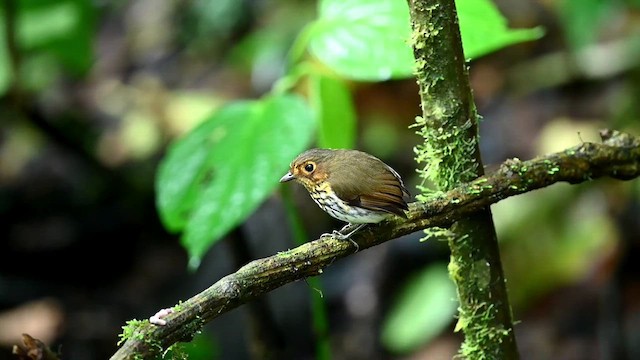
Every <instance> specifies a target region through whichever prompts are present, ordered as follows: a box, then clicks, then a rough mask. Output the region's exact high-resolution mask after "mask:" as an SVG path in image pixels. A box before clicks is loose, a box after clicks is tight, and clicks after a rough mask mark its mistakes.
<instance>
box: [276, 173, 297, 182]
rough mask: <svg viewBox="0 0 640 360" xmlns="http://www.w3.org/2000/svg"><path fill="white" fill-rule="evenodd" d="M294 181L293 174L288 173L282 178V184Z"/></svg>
mask: <svg viewBox="0 0 640 360" xmlns="http://www.w3.org/2000/svg"><path fill="white" fill-rule="evenodd" d="M293 179H295V177H294V176H293V174H292V173H291V172H288V173H286V174H284V176H283V177H281V178H280V182H281V183H283V182H287V181H291V180H293Z"/></svg>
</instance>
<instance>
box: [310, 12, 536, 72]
mask: <svg viewBox="0 0 640 360" xmlns="http://www.w3.org/2000/svg"><path fill="white" fill-rule="evenodd" d="M456 4H457V10H458V17H459V20H460V31H461V34H462V43H463V47H464V52H465V56H466V57H467V58H477V57H480V56H483V55H485V54H488V53H490V52H492V51H495V50H498V49H500V48H503V47H506V46H508V45H511V44H515V43H518V42H522V41H527V40H533V39H536V38H539V37H540V36H542V31H541V30H540V29H537V28H536V29H520V30H512V29H509V28H508V27H507V24H506V21H505V19H504V18H503V17H502V15H500V13H499V12H498V10H497V9H496V8H495V6H494V5H493V4H492V3H491V1H490V0H457V1H456ZM319 6H320V9H319V14H320V15H319V18H318V19H317V20H316V21H315V22H314V23H312V24H310V27H309V28H308V29H307V31H305V32H304V36H305V37H308V39H309V50H310V51H311V53H312V54H313V55H314V56H315V57H317V58H318V59H320V61H322V62H323V63H325V64H326V65H327V66H329V67H330V68H331V69H333V70H334V71H336V72H337V73H339V74H340V75H341V76H344V77H346V78H350V79H355V80H365V81H381V80H387V79H390V78H405V77H409V76H411V75H412V74H413V68H414V65H413V62H414V58H413V52H412V49H411V44H410V43H409V41H408V40H409V38H410V30H411V29H410V20H409V9H408V6H407V2H406V1H402V0H321V1H320V4H319Z"/></svg>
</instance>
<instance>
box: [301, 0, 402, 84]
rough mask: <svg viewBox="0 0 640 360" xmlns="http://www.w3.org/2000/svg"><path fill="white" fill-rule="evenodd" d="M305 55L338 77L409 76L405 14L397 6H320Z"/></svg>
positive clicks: (397, 2) (372, 0) (329, 0)
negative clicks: (318, 61)
mask: <svg viewBox="0 0 640 360" xmlns="http://www.w3.org/2000/svg"><path fill="white" fill-rule="evenodd" d="M319 6H320V9H319V14H320V16H319V18H318V20H316V21H315V22H314V23H312V24H311V25H310V26H311V28H310V30H308V33H306V35H308V36H309V40H310V43H309V49H310V51H311V53H312V54H314V55H315V56H316V57H317V58H318V59H320V60H321V61H322V62H324V63H325V64H327V65H328V66H329V67H330V68H332V69H333V70H334V71H336V72H338V73H339V74H341V75H343V76H345V77H347V78H351V79H357V80H370V81H376V80H387V79H390V78H404V77H408V76H409V75H411V74H412V73H413V53H412V51H411V47H410V45H409V44H408V42H407V40H408V39H409V30H410V23H409V9H408V7H407V4H406V2H405V1H402V0H322V1H320V3H319Z"/></svg>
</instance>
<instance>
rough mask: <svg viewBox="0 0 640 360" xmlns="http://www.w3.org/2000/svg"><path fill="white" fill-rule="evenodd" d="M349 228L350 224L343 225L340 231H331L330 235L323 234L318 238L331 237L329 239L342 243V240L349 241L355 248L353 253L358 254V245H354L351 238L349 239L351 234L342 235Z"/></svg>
mask: <svg viewBox="0 0 640 360" xmlns="http://www.w3.org/2000/svg"><path fill="white" fill-rule="evenodd" d="M350 226H352V225H351V224H348V225H345V226H344V227H343V228H342V229H341V230H340V231H338V230H333V231H332V232H331V234H329V233H324V234H322V235H320V238H321V239H324V238H329V237H331V238H334V239H338V240H343V241H344V240H349V242H350V243H352V244H353V246H355V247H356V251H355V252H358V251H360V245H358V243H356V242H355V241H353V240H351V238H350V237H351V234H353V232H350V233H347V234H346V235H345V234H343V233H342V232H343V231H344V230H346V229H348V228H350Z"/></svg>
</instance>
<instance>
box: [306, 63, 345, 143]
mask: <svg viewBox="0 0 640 360" xmlns="http://www.w3.org/2000/svg"><path fill="white" fill-rule="evenodd" d="M309 95H310V99H311V102H312V103H313V105H314V108H315V110H316V112H317V114H318V121H319V127H318V146H320V147H323V148H332V149H351V148H353V145H354V143H355V139H356V111H355V109H354V107H353V100H352V99H351V92H350V91H349V89H348V88H347V86H346V85H345V84H344V82H343V81H342V80H339V79H336V78H331V77H327V76H324V75H322V74H313V75H312V76H311V91H310V94H309Z"/></svg>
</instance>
